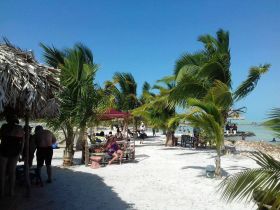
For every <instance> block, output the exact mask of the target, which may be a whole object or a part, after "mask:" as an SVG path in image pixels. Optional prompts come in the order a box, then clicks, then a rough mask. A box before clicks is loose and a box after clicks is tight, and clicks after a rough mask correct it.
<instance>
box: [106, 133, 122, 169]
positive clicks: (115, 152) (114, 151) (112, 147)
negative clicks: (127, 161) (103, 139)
mask: <svg viewBox="0 0 280 210" xmlns="http://www.w3.org/2000/svg"><path fill="white" fill-rule="evenodd" d="M106 150H107V154H108V155H109V156H111V157H112V159H111V160H110V161H109V162H108V164H109V165H111V164H112V162H114V161H115V160H117V159H118V158H119V160H120V164H121V163H122V157H123V151H122V150H121V149H120V147H119V145H118V144H117V138H116V137H113V138H112V139H111V140H110V142H109V144H108V146H107V148H106Z"/></svg>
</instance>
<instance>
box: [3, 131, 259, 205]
mask: <svg viewBox="0 0 280 210" xmlns="http://www.w3.org/2000/svg"><path fill="white" fill-rule="evenodd" d="M163 142H164V136H160V137H155V138H148V139H147V141H145V143H144V144H143V145H139V143H138V142H137V144H136V160H135V162H131V163H123V164H122V165H118V164H114V165H111V166H106V167H103V168H99V169H91V168H90V167H85V166H83V165H75V166H72V167H70V168H63V167H62V166H61V165H62V154H63V149H57V150H54V151H55V153H54V159H53V165H54V181H53V183H52V184H45V185H44V187H39V186H33V187H32V196H31V198H29V199H26V198H24V197H23V196H22V194H23V191H20V192H18V194H17V196H16V197H15V198H14V199H11V200H10V201H6V202H11V203H13V205H11V208H10V209H20V210H21V209H22V210H30V209H32V210H33V209H34V210H35V209H40V210H45V209H47V210H56V209H57V210H58V209H67V210H72V209H73V210H74V209H82V210H83V209H85V210H86V209H112V210H113V209H114V210H115V209H141V210H142V209H197V210H202V209H203V210H206V209H213V210H214V209H215V210H217V209H218V210H222V209H223V210H225V209H230V210H240V209H244V210H246V209H254V205H253V204H252V203H251V204H246V203H242V202H234V203H231V204H227V203H225V202H223V201H221V200H220V199H219V197H220V194H219V193H217V185H218V184H219V183H220V182H221V179H215V178H214V179H211V178H206V177H205V167H206V166H207V165H213V164H214V157H215V151H214V150H208V149H197V150H195V149H188V148H181V147H165V146H164V145H163ZM80 156H81V153H80V152H76V153H75V161H76V162H78V161H79V158H80ZM222 167H223V170H224V172H223V173H224V175H229V174H232V173H236V172H238V171H240V170H242V169H246V168H252V167H256V164H255V163H254V162H253V161H252V160H251V159H249V158H248V157H246V156H244V155H238V154H237V155H225V156H223V157H222ZM43 179H44V180H46V175H45V170H43ZM1 210H2V208H1Z"/></svg>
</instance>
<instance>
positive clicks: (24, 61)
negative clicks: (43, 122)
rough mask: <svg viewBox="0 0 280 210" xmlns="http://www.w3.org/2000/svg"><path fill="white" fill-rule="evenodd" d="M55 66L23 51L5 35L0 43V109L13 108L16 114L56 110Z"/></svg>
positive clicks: (46, 113) (48, 113)
mask: <svg viewBox="0 0 280 210" xmlns="http://www.w3.org/2000/svg"><path fill="white" fill-rule="evenodd" d="M57 76H58V70H57V69H54V68H51V67H47V66H44V65H41V64H39V63H38V62H37V61H36V60H35V58H34V56H33V54H32V52H29V51H23V50H21V49H20V48H17V47H15V46H13V45H12V44H11V43H10V42H9V41H7V40H5V39H4V42H3V43H0V113H3V112H4V109H5V108H6V107H11V108H14V109H15V110H16V111H17V113H18V114H19V117H23V115H24V114H25V113H26V111H28V112H29V115H30V117H31V118H41V117H45V116H54V115H56V114H57V113H58V103H57V102H58V100H57V99H56V97H55V95H56V93H57V92H58V90H59V80H58V79H57Z"/></svg>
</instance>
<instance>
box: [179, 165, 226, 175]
mask: <svg viewBox="0 0 280 210" xmlns="http://www.w3.org/2000/svg"><path fill="white" fill-rule="evenodd" d="M181 169H182V170H185V169H195V170H200V175H198V176H197V177H206V172H205V170H206V166H205V167H202V166H184V167H182V168H181ZM221 170H222V176H225V177H226V176H228V175H229V173H228V172H227V171H226V170H224V169H223V168H222V169H221Z"/></svg>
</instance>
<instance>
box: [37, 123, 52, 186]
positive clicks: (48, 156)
mask: <svg viewBox="0 0 280 210" xmlns="http://www.w3.org/2000/svg"><path fill="white" fill-rule="evenodd" d="M34 138H35V142H36V146H37V153H36V157H37V170H38V174H39V176H41V169H42V167H43V165H44V163H45V164H46V167H47V175H48V180H47V183H51V182H52V170H51V162H52V156H53V147H52V145H53V144H54V143H56V138H55V136H54V135H53V133H52V132H51V131H49V130H46V129H43V127H42V126H40V125H38V126H36V128H35V135H34Z"/></svg>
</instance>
